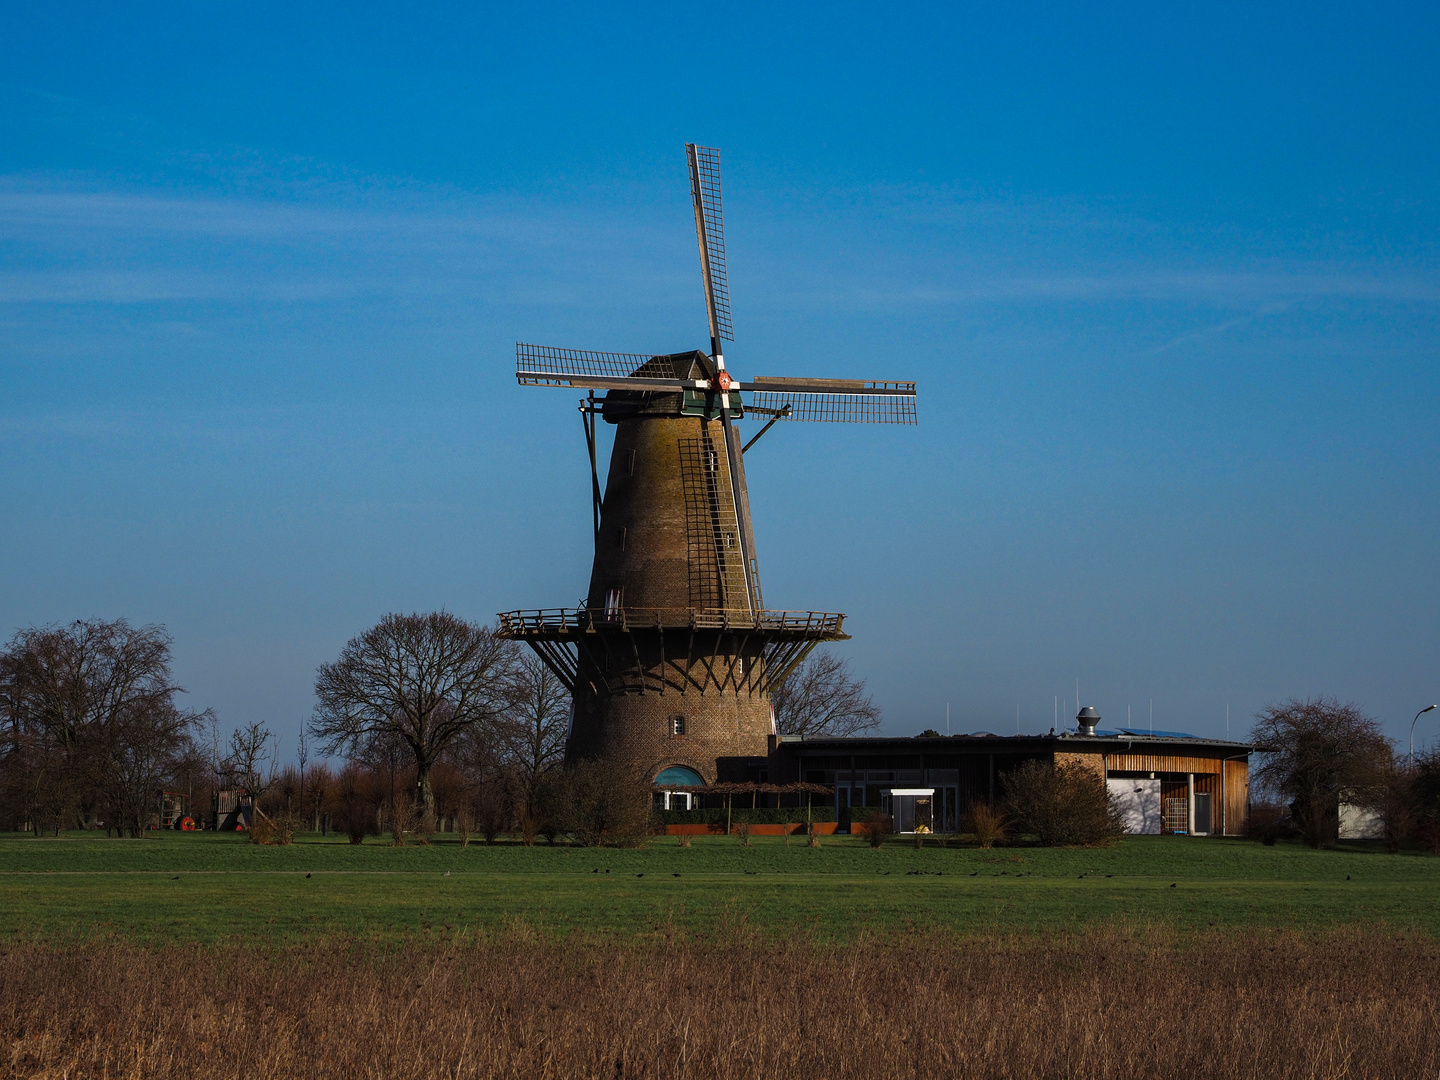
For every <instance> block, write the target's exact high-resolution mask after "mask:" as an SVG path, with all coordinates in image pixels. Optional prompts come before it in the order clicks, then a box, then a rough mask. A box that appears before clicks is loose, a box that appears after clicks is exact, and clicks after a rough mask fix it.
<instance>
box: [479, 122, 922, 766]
mask: <svg viewBox="0 0 1440 1080" xmlns="http://www.w3.org/2000/svg"><path fill="white" fill-rule="evenodd" d="M685 149H686V155H687V157H688V159H689V165H690V187H691V194H692V197H693V202H694V207H695V233H696V236H697V238H698V240H699V244H700V269H701V274H702V278H703V280H704V285H705V303H706V307H707V309H708V311H709V316H710V352H709V353H708V354H707V353H705V352H701V351H698V350H696V351H692V352H682V353H671V354H666V355H647V354H629V353H608V352H591V351H586V350H577V349H558V348H550V347H546V346H535V345H518V346H516V359H517V365H516V377H517V379H518V380H519V382H520V384H521V385H524V386H563V387H576V388H580V389H583V390H586V391H588V396H587V398H585V399H584V400H582V402H581V404H580V412H581V417H582V419H583V421H584V425H585V438H586V443H587V445H588V448H589V453H590V471H591V491H592V496H593V499H592V501H593V511H594V525H595V561H594V566H593V569H592V571H591V574H590V589H589V592H588V594H587V596H586V600H585V606H584V607H581V608H576V609H542V610H527V611H512V612H505V613H502V614H501V615H500V628H501V635H502V636H504V637H508V638H511V639H514V640H519V641H524V642H527V643H528V644H529V645H530V646H531V647H532V648H533V649H534V650H535V652H536V653H537V654H538V655H539V656H540V658H541V659H542V660H543V661H544V662H545V664H546V665H547V666H548V667H549V668H550V670H551V671H553V672H554V673H555V675H556V676H557V677H559V678H560V679H561V680H562V681H563V682H564V683H565V685H566V686H567V687H568V688H569V689H570V691H571V693H572V695H573V699H574V710H575V711H574V720H573V724H572V727H571V732H570V739H569V743H568V745H567V749H566V756H567V758H569V759H571V760H575V759H583V758H595V757H605V758H611V759H615V760H621V761H625V762H627V763H629V764H631V765H633V766H634V767H635V768H636V769H637V770H639V771H644V772H645V773H646V774H647V775H648V776H649V777H655V778H659V777H661V776H662V774H663V779H662V780H660V782H661V783H674V784H677V785H679V784H684V783H697V782H699V781H702V780H703V781H704V782H706V783H713V782H716V781H723V780H745V779H747V778H749V779H754V778H755V774H756V770H757V768H758V767H759V766H760V765H761V764H762V763H763V760H764V758H765V757H766V755H767V754H768V752H769V737H770V735H771V734H773V731H774V727H773V724H774V721H773V713H772V711H771V708H770V694H769V691H770V688H771V687H772V686H775V685H776V684H777V683H778V682H779V681H780V680H781V679H783V678H784V677H785V676H786V675H787V674H789V672H790V671H791V670H793V669H794V667H795V665H797V664H798V663H800V661H802V660H803V659H804V658H805V657H806V656H807V655H808V654H809V653H810V650H811V649H813V648H814V647H815V646H816V645H817V644H819V643H820V642H822V641H838V640H842V639H844V638H846V637H848V635H847V634H846V633H845V632H844V630H843V624H844V619H845V617H844V616H843V615H838V614H833V613H828V612H815V611H776V610H770V609H767V608H766V607H765V605H764V603H763V601H762V600H761V594H760V577H759V572H758V570H757V564H756V560H755V537H754V532H753V531H752V529H751V524H750V501H749V495H748V493H747V490H746V485H745V466H744V453H745V451H746V450H748V449H749V448H750V446H753V445H754V443H755V441H756V440H758V439H759V438H760V436H761V435H763V434H765V432H767V431H769V430H770V428H771V426H773V425H774V424H775V423H776V422H777V421H780V420H792V421H793V420H819V421H854V422H860V423H899V424H913V423H914V422H915V384H914V383H908V382H866V381H863V380H853V379H793V378H765V377H761V378H756V379H754V380H752V381H750V382H740V381H737V380H736V379H735V378H734V377H733V376H732V375H731V374H730V373H729V372H728V371H727V370H726V368H725V358H724V356H723V353H722V348H721V341H722V340H725V341H729V340H734V339H733V336H732V332H731V324H730V297H729V289H728V284H727V280H726V272H725V239H724V231H723V218H722V216H721V201H720V155H719V152H718V151H716V150H713V149H710V148H708V147H702V146H695V145H692V144H687V145H686V148H685ZM597 390H604V391H607V392H606V393H605V395H604V397H603V398H597V397H596V395H595V391H597ZM746 413H753V414H756V415H757V416H761V417H766V418H767V423H766V424H765V425H764V427H762V428H761V429H760V431H759V432H758V433H757V434H756V435H755V437H754V438H752V439H751V440H750V442H749V443H747V444H745V445H744V446H743V447H742V445H741V441H740V432H739V429H738V428H737V427H736V422H737V421H739V420H741V419H743V418H744V417H745V415H746ZM597 417H600V418H603V419H604V420H605V421H606V422H607V423H610V424H613V425H615V441H614V448H613V450H612V452H611V455H610V467H609V471H608V474H607V477H606V481H605V489H604V494H603V495H602V494H601V489H600V479H599V474H598V472H597V471H596V460H595V434H596V418H597Z"/></svg>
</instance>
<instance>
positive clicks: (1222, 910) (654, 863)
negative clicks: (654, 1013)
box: [0, 833, 1440, 944]
mask: <svg viewBox="0 0 1440 1080" xmlns="http://www.w3.org/2000/svg"><path fill="white" fill-rule="evenodd" d="M753 844H754V846H753V847H749V848H747V847H744V846H743V845H741V843H740V842H739V841H738V840H736V839H734V838H725V837H698V838H696V840H695V842H694V845H693V846H692V847H689V848H682V847H680V846H679V845H678V844H677V843H676V842H675V840H674V838H663V839H657V840H654V841H652V842H651V843H650V844H649V845H648V846H646V847H644V848H640V849H636V850H607V849H584V848H574V847H567V846H559V847H553V848H552V847H548V846H546V845H545V844H544V843H543V842H542V843H541V844H540V845H539V846H537V847H534V848H525V847H522V846H519V845H518V844H501V845H497V846H495V847H488V848H487V847H484V846H483V845H476V844H472V845H471V846H469V847H466V848H462V847H460V846H459V845H458V844H456V843H454V842H453V841H451V840H450V839H449V838H448V837H447V838H441V839H439V840H438V841H437V842H436V843H434V844H432V845H431V846H429V847H404V848H395V847H391V846H388V845H386V844H382V843H380V842H378V841H372V842H370V843H367V844H364V845H362V846H359V847H352V846H351V845H349V844H347V843H345V842H344V841H343V840H339V841H336V840H333V839H331V840H323V839H321V838H320V837H317V836H304V837H301V838H299V839H297V841H296V843H295V844H294V845H293V846H291V847H288V848H274V847H268V848H262V847H255V846H252V845H250V844H248V843H246V842H245V841H244V840H243V839H241V838H239V837H235V836H216V835H213V834H177V833H165V834H157V835H152V836H150V837H147V838H145V839H143V840H115V839H106V838H104V837H99V836H94V835H86V834H71V835H68V836H63V837H60V838H41V839H35V838H32V837H27V836H18V835H14V834H0V933H3V934H8V935H10V936H12V937H22V938H42V939H49V940H62V939H76V938H97V937H119V938H124V939H127V940H135V941H160V940H181V941H201V942H215V941H247V942H255V943H261V944H266V943H274V944H285V943H294V942H298V941H303V940H336V939H342V940H343V939H355V938H363V939H374V938H379V939H386V940H397V941H398V940H415V939H425V938H438V937H440V936H442V935H443V936H465V935H473V934H476V933H486V932H491V931H498V930H503V931H515V930H517V929H518V930H521V931H523V932H531V931H533V932H535V933H538V934H542V935H546V936H552V935H553V936H559V935H564V934H567V933H572V932H581V933H584V934H587V935H619V936H626V937H630V936H636V935H681V936H695V935H703V936H714V935H720V936H724V935H733V934H736V933H738V932H744V931H745V930H747V929H748V930H750V931H755V932H759V933H762V934H765V935H773V936H777V937H779V936H788V935H793V934H796V933H801V934H806V935H810V936H814V937H819V938H824V939H838V940H846V939H851V938H854V937H855V936H857V935H859V934H862V933H876V934H881V935H884V934H889V933H895V932H902V931H906V930H910V929H915V928H921V929H936V928H943V929H946V930H949V931H953V932H956V933H960V934H970V933H976V932H1002V933H1005V932H1028V931H1034V930H1064V929H1069V928H1075V927H1079V926H1084V925H1091V924H1096V923H1103V924H1108V925H1116V926H1133V927H1137V928H1148V927H1155V926H1160V927H1172V928H1175V929H1177V930H1191V929H1206V928H1208V927H1210V926H1218V927H1246V928H1256V927H1271V926H1275V927H1291V928H1299V929H1325V928H1333V927H1336V926H1339V925H1345V924H1360V925H1375V924H1377V923H1378V924H1384V925H1387V926H1389V927H1392V928H1395V929H1404V930H1418V931H1421V932H1424V933H1426V934H1433V935H1437V936H1440V906H1437V904H1436V902H1435V901H1436V900H1437V899H1440V859H1437V858H1434V857H1433V856H1425V855H1418V854H1413V853H1406V854H1401V855H1387V854H1385V853H1383V852H1381V851H1379V850H1376V849H1370V848H1365V847H1360V846H1352V847H1344V848H1341V849H1339V850H1335V851H1325V852H1315V851H1311V850H1309V849H1308V848H1304V847H1300V846H1297V845H1289V844H1280V845H1277V846H1275V847H1268V848H1267V847H1264V846H1262V845H1259V844H1255V843H1250V842H1247V841H1240V840H1212V839H1188V838H1184V837H1135V838H1131V839H1127V840H1125V841H1123V842H1122V843H1120V844H1119V845H1118V846H1116V847H1114V848H1105V849H1098V850H1089V849H1042V848H1007V849H996V850H994V851H980V850H978V849H975V848H959V847H948V848H944V849H942V848H940V847H938V846H935V845H934V844H933V842H932V844H931V845H930V846H927V847H925V848H924V849H923V850H920V851H917V850H915V849H914V848H913V847H912V846H911V845H910V843H909V842H908V841H903V840H901V841H896V842H894V843H891V844H889V845H887V846H886V847H884V848H882V849H880V850H878V851H876V850H871V849H870V848H869V847H867V846H865V844H864V843H863V841H859V840H852V839H850V838H848V837H834V838H826V841H825V846H823V847H821V848H819V849H818V850H817V849H811V848H806V847H805V846H804V845H803V843H801V842H799V841H792V842H791V843H790V844H789V845H787V844H786V843H785V841H784V840H783V839H781V838H778V837H763V838H760V837H757V838H755V839H754V841H753ZM307 874H308V875H311V876H308V877H307Z"/></svg>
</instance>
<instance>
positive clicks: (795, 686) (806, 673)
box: [770, 650, 880, 737]
mask: <svg viewBox="0 0 1440 1080" xmlns="http://www.w3.org/2000/svg"><path fill="white" fill-rule="evenodd" d="M770 702H771V704H772V705H774V706H775V725H776V728H777V729H778V730H779V732H780V734H781V735H809V736H812V737H814V736H832V737H844V736H848V735H858V734H860V733H862V732H866V731H874V730H875V729H876V728H878V727H879V726H880V709H879V708H878V707H877V706H876V705H875V703H874V702H873V701H871V700H870V696H869V695H868V694H866V693H865V680H864V679H861V678H857V677H856V676H854V675H852V674H851V673H850V664H849V661H847V660H842V659H840V658H839V657H838V656H835V655H834V654H833V653H829V652H823V651H820V650H817V651H815V652H813V653H811V654H810V656H809V658H808V659H806V660H805V661H804V662H803V663H801V664H800V665H798V666H797V667H796V668H795V670H794V671H792V672H791V673H790V674H789V675H788V676H787V677H786V678H785V680H784V681H783V682H782V683H781V684H780V685H779V686H777V687H775V688H774V689H772V690H771V691H770Z"/></svg>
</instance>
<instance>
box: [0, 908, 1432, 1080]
mask: <svg viewBox="0 0 1440 1080" xmlns="http://www.w3.org/2000/svg"><path fill="white" fill-rule="evenodd" d="M1437 999H1440V945H1437V943H1436V941H1435V939H1434V938H1432V937H1430V936H1428V935H1423V934H1421V935H1414V934H1409V935H1407V934H1401V933H1395V932H1389V933H1386V932H1380V931H1375V932H1364V931H1356V930H1349V931H1344V932H1337V933H1330V934H1323V935H1314V934H1308V935H1307V934H1302V933H1298V932H1295V931H1274V930H1272V931H1263V932H1261V931H1257V932H1254V933H1252V934H1237V933H1235V932H1233V931H1232V932H1229V933H1226V934H1223V935H1222V934H1218V933H1217V934H1213V935H1203V934H1200V935H1195V934H1190V935H1182V936H1176V935H1173V934H1170V933H1168V932H1164V931H1153V932H1133V933H1127V932H1122V931H1105V932H1101V931H1096V932H1094V933H1090V934H1075V935H1067V936H1054V935H1052V936H1040V935H1023V936H1017V937H979V938H971V939H961V938H955V939H945V940H942V939H940V938H938V937H927V938H924V939H921V938H915V939H911V940H910V941H909V943H907V942H906V941H905V940H896V939H894V938H891V939H887V940H883V941H878V940H877V941H872V942H867V941H864V940H861V941H859V942H858V943H853V944H848V945H838V946H837V945H825V944H816V943H797V942H791V943H788V944H785V943H776V942H774V941H766V940H763V939H761V938H759V937H756V936H751V935H746V934H745V933H744V932H743V931H737V933H736V935H735V937H734V940H733V942H731V943H730V944H728V945H727V944H716V943H715V942H714V941H713V940H712V941H710V942H709V943H697V942H695V941H694V940H689V939H683V938H680V937H677V938H676V939H675V940H674V941H672V942H670V943H668V944H667V943H663V942H659V943H656V942H649V943H632V944H621V943H616V942H614V941H611V942H609V943H606V942H603V941H598V940H597V941H591V942H576V941H572V942H570V943H568V944H559V943H556V942H554V941H547V940H543V939H536V938H533V937H531V936H529V935H527V934H526V933H525V932H524V931H523V928H521V929H519V930H513V931H511V932H510V933H508V934H505V935H501V936H492V937H489V938H485V939H481V940H478V941H475V942H472V943H470V944H464V945H462V944H455V943H450V944H446V945H436V946H433V947H430V948H418V947H413V946H412V947H402V948H398V949H386V948H383V947H377V946H368V947H365V948H360V947H350V948H333V949H319V950H317V949H305V948H293V947H290V948H284V949H278V950H274V951H271V952H268V953H267V952H264V951H257V950H256V949H254V948H244V947H234V948H230V947H227V948H218V949H217V948H201V947H195V946H169V947H157V948H143V947H136V946H133V945H127V944H122V943H114V942H111V943H92V944H82V945H74V946H67V947H58V946H55V945H49V946H45V945H38V944H12V945H9V946H5V947H3V949H0V1037H3V1040H4V1059H3V1060H4V1074H5V1075H6V1076H11V1077H47V1078H48V1077H54V1078H57V1080H59V1078H62V1077H64V1078H66V1080H80V1078H87V1077H107V1078H110V1077H134V1078H141V1077H157V1078H158V1077H191V1076H194V1077H200V1076H204V1077H237V1078H240V1077H244V1078H247V1080H261V1078H269V1077H310V1078H325V1077H337V1078H338V1077H346V1078H360V1077H375V1078H381V1077H383V1078H387V1080H402V1078H408V1077H416V1078H418V1077H426V1078H431V1077H516V1078H521V1077H523V1078H525V1080H539V1078H545V1077H596V1078H600V1077H604V1078H608V1080H621V1078H625V1077H677V1078H678V1077H694V1078H704V1077H726V1078H736V1080H738V1078H750V1077H754V1078H756V1080H760V1078H764V1080H789V1078H792V1077H794V1078H799V1077H806V1078H810V1077H824V1078H834V1080H843V1078H848V1077H864V1078H866V1080H878V1078H885V1077H974V1078H990V1077H996V1078H999V1077H1005V1078H1017V1080H1018V1078H1022V1077H1023V1078H1027V1080H1029V1078H1048V1077H1067V1078H1070V1077H1073V1078H1091V1077H1093V1078H1115V1080H1132V1078H1141V1077H1144V1078H1155V1080H1161V1078H1170V1077H1174V1078H1177V1080H1178V1078H1181V1077H1184V1078H1187V1080H1193V1078H1197V1077H1202V1078H1203V1077H1227V1078H1228V1077H1256V1078H1264V1080H1289V1078H1297V1080H1298V1078H1301V1077H1304V1078H1341V1077H1387V1078H1388V1077H1394V1078H1402V1077H1403V1078H1414V1077H1435V1076H1437V1075H1440V1000H1437Z"/></svg>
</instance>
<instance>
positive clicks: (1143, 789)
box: [1106, 778, 1160, 836]
mask: <svg viewBox="0 0 1440 1080" xmlns="http://www.w3.org/2000/svg"><path fill="white" fill-rule="evenodd" d="M1106 786H1107V787H1108V788H1109V789H1110V797H1111V798H1112V799H1114V800H1115V804H1116V805H1117V806H1119V807H1120V813H1121V814H1122V815H1124V818H1125V831H1126V832H1127V833H1133V834H1136V835H1145V834H1149V835H1152V836H1158V835H1159V833H1160V781H1159V780H1117V779H1114V778H1112V779H1110V780H1108V781H1106Z"/></svg>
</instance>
